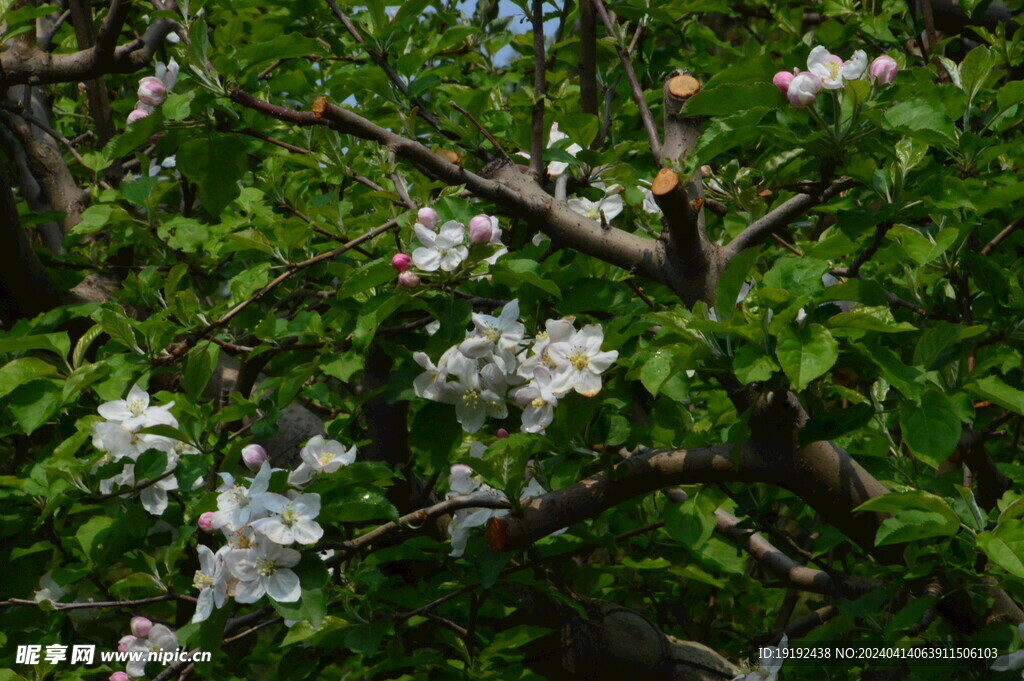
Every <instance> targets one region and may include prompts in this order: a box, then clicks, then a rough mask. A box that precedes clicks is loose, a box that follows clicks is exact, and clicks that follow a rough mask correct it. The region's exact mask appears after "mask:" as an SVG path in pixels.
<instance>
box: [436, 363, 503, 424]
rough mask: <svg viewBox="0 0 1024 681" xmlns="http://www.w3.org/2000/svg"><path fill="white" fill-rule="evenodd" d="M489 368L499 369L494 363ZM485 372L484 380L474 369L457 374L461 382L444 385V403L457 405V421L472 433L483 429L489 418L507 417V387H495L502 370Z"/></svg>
mask: <svg viewBox="0 0 1024 681" xmlns="http://www.w3.org/2000/svg"><path fill="white" fill-rule="evenodd" d="M488 366H489V367H493V368H494V369H497V367H494V365H493V364H490V365H488ZM485 371H486V373H484V378H485V380H484V381H481V374H480V373H479V372H477V371H476V370H475V369H474V370H472V371H463V372H460V373H458V374H456V377H457V379H458V380H456V381H453V382H450V383H446V384H445V400H444V401H445V402H451V403H454V404H455V418H456V419H458V421H459V423H460V424H462V427H463V428H464V429H465V430H466V432H469V433H475V432H476V431H478V430H480V427H481V426H482V425H484V421H485V420H486V419H487V417H488V416H491V417H492V418H498V419H503V418H505V417H506V416H508V408H507V407H506V406H505V399H504V398H503V397H502V396H501V392H502V390H503V388H504V385H498V384H496V382H497V378H498V375H500V370H499V371H493V370H486V367H485ZM502 383H503V381H502Z"/></svg>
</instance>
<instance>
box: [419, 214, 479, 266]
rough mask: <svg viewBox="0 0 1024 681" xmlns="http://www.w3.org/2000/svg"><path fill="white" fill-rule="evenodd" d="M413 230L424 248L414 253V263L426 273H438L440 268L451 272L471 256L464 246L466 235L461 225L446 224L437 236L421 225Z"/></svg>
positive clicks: (453, 222) (455, 223)
mask: <svg viewBox="0 0 1024 681" xmlns="http://www.w3.org/2000/svg"><path fill="white" fill-rule="evenodd" d="M413 229H414V230H415V232H416V238H417V239H419V242H420V243H421V244H423V247H422V248H417V249H416V250H415V251H413V252H412V262H413V264H414V265H416V267H418V268H419V269H421V270H423V271H424V272H436V271H437V270H438V268H440V269H442V270H444V271H445V272H451V271H452V270H454V269H455V268H456V267H458V266H459V265H460V264H461V263H462V261H463V260H465V259H466V256H468V255H469V249H467V248H466V247H465V246H463V245H462V242H463V240H464V239H465V238H466V234H465V229H464V228H463V226H462V224H461V223H458V222H455V221H454V220H452V221H450V222H446V223H444V224H443V225H442V226H441V230H440V232H439V233H437V234H435V233H434V232H432V231H430V230H429V229H427V228H426V227H424V226H423V225H421V224H419V223H416V224H415V225H413Z"/></svg>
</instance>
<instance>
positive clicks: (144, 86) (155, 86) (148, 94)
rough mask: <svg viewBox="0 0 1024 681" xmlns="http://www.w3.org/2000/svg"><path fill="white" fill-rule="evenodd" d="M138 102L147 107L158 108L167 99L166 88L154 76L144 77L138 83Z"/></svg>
mask: <svg viewBox="0 0 1024 681" xmlns="http://www.w3.org/2000/svg"><path fill="white" fill-rule="evenodd" d="M138 94H139V101H140V102H142V103H143V104H147V105H149V106H160V105H161V104H163V103H164V100H165V99H167V88H166V87H165V86H164V82H163V81H162V80H160V79H159V78H157V77H156V76H146V77H145V78H143V79H141V80H140V81H139V93H138Z"/></svg>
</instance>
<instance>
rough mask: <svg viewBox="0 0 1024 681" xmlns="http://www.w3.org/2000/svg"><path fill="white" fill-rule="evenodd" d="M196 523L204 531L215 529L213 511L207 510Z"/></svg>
mask: <svg viewBox="0 0 1024 681" xmlns="http://www.w3.org/2000/svg"><path fill="white" fill-rule="evenodd" d="M196 525H198V526H199V529H200V530H202V531H203V532H210V531H212V530H213V511H207V512H206V513H203V514H201V515H200V516H199V520H197V521H196Z"/></svg>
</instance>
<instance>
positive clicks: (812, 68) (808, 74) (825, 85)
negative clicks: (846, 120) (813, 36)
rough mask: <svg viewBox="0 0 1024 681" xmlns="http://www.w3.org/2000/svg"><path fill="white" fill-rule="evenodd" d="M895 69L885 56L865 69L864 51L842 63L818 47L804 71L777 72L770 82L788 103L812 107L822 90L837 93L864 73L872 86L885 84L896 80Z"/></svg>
mask: <svg viewBox="0 0 1024 681" xmlns="http://www.w3.org/2000/svg"><path fill="white" fill-rule="evenodd" d="M897 70H898V66H897V65H896V60H894V59H893V58H892V57H890V56H888V55H882V56H880V57H876V58H875V60H874V61H872V62H871V66H870V67H868V56H867V54H866V53H865V52H864V50H857V51H856V52H854V53H853V56H852V57H850V58H849V59H848V60H846V61H843V59H842V58H841V57H839V56H838V55H835V54H832V53H831V52H829V51H828V50H827V49H825V47H823V46H821V45H818V46H817V47H815V48H814V49H813V50H811V53H810V55H808V57H807V70H806V71H801V70H800V69H793V72H792V73H790V72H789V71H779V72H778V73H776V74H775V77H774V78H773V79H772V82H773V83H774V84H775V87H777V88H779V89H780V90H782V92H783V94H785V95H786V97H787V99H789V103H790V104H792V105H793V106H798V107H804V106H807V105H809V104H812V103H813V102H814V100H815V98H816V97H817V96H818V93H819V92H821V91H822V90H823V89H824V90H841V89H843V87H845V85H846V82H847V81H851V80H858V79H860V78H863V77H864V76H865V74H866V75H867V76H868V77H869V78H870V79H871V81H872V82H873V83H877V84H879V85H888V84H889V83H891V82H892V81H893V79H894V78H896V71H897Z"/></svg>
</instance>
